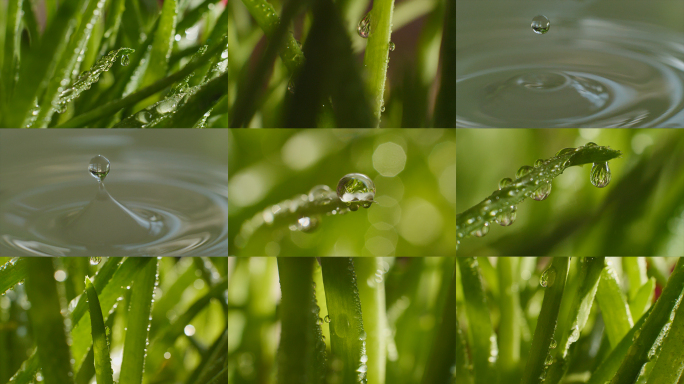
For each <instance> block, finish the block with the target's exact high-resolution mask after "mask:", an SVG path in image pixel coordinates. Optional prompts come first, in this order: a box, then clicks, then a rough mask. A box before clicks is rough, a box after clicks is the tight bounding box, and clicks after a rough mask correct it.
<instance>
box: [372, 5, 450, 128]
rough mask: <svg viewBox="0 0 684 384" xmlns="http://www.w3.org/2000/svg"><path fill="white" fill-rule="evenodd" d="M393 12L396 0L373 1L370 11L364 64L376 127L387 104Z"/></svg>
mask: <svg viewBox="0 0 684 384" xmlns="http://www.w3.org/2000/svg"><path fill="white" fill-rule="evenodd" d="M392 13H394V0H375V1H373V9H372V10H371V11H370V15H371V17H370V34H369V35H368V43H367V45H366V52H365V54H364V56H363V65H364V66H365V67H366V73H367V78H366V84H367V86H368V92H369V94H370V100H371V110H372V111H373V115H374V116H375V124H374V126H375V127H377V126H379V124H380V115H381V113H382V110H383V106H384V104H385V101H384V95H385V81H386V79H387V67H388V66H387V64H388V63H389V52H390V41H391V37H392ZM454 32H455V31H454Z"/></svg>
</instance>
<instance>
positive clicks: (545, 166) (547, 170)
mask: <svg viewBox="0 0 684 384" xmlns="http://www.w3.org/2000/svg"><path fill="white" fill-rule="evenodd" d="M592 144H593V143H592ZM571 149H574V151H572V150H571ZM620 155H621V153H620V151H616V150H613V149H610V148H609V147H600V146H598V145H596V144H594V145H589V144H588V145H585V146H582V147H579V148H566V149H564V150H561V151H559V153H557V154H556V156H554V157H552V158H550V159H546V160H543V161H542V162H541V163H539V164H537V166H535V167H534V168H532V169H531V170H530V171H529V172H528V173H525V174H524V175H523V176H520V177H517V178H516V179H515V180H512V181H511V182H510V183H509V184H507V185H506V186H504V187H503V188H501V189H499V190H497V191H494V193H492V194H491V195H490V196H489V197H487V198H486V199H484V200H482V202H480V203H479V204H477V205H475V206H473V207H471V208H469V209H468V210H466V211H464V212H463V213H459V214H457V215H456V236H457V238H458V239H460V238H464V237H469V236H475V235H477V234H478V233H479V234H480V236H484V234H486V233H487V231H488V230H489V226H490V225H491V223H493V222H494V221H495V220H496V218H497V215H498V214H501V213H502V212H505V209H508V208H509V207H512V206H517V205H518V204H519V203H520V202H522V201H523V200H525V198H527V197H531V196H532V195H533V194H534V192H535V191H536V190H538V189H540V188H542V186H544V185H545V184H547V183H551V181H552V180H553V179H554V178H556V177H557V176H560V175H561V174H562V173H563V171H564V170H565V169H566V168H568V167H573V166H576V165H582V164H588V163H603V162H607V161H608V160H611V159H614V158H616V157H618V156H620ZM457 244H458V243H457Z"/></svg>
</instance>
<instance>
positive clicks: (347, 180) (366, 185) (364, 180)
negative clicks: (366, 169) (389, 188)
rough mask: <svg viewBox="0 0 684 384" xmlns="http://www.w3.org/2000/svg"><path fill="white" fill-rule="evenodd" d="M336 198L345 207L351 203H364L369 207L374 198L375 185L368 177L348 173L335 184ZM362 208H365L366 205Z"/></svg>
mask: <svg viewBox="0 0 684 384" xmlns="http://www.w3.org/2000/svg"><path fill="white" fill-rule="evenodd" d="M337 197H339V199H340V200H342V202H344V203H347V205H349V204H350V203H351V202H352V201H364V202H368V203H369V204H368V206H370V202H372V201H373V198H374V197H375V184H374V183H373V180H371V179H370V177H368V176H366V175H364V174H362V173H349V174H347V175H344V176H343V177H342V178H341V179H340V181H339V182H338V183H337ZM364 208H367V207H366V204H364Z"/></svg>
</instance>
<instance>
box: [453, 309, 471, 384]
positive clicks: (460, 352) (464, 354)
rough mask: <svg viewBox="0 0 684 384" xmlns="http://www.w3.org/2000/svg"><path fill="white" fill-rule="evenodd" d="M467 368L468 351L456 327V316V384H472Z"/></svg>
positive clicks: (459, 329) (460, 332) (461, 334)
mask: <svg viewBox="0 0 684 384" xmlns="http://www.w3.org/2000/svg"><path fill="white" fill-rule="evenodd" d="M468 366H469V363H468V351H467V350H466V346H465V338H464V336H463V332H462V331H461V328H459V325H458V316H456V383H458V384H473V378H472V377H471V376H470V369H469V368H468Z"/></svg>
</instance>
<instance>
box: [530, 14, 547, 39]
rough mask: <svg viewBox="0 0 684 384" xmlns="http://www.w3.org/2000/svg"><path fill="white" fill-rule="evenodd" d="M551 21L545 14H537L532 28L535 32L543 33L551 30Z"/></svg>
mask: <svg viewBox="0 0 684 384" xmlns="http://www.w3.org/2000/svg"><path fill="white" fill-rule="evenodd" d="M550 27H551V22H550V21H549V19H548V18H547V17H546V16H544V15H537V16H535V17H534V18H533V19H532V30H533V31H534V33H536V34H539V35H543V34H545V33H546V32H548V31H549V28H550Z"/></svg>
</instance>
